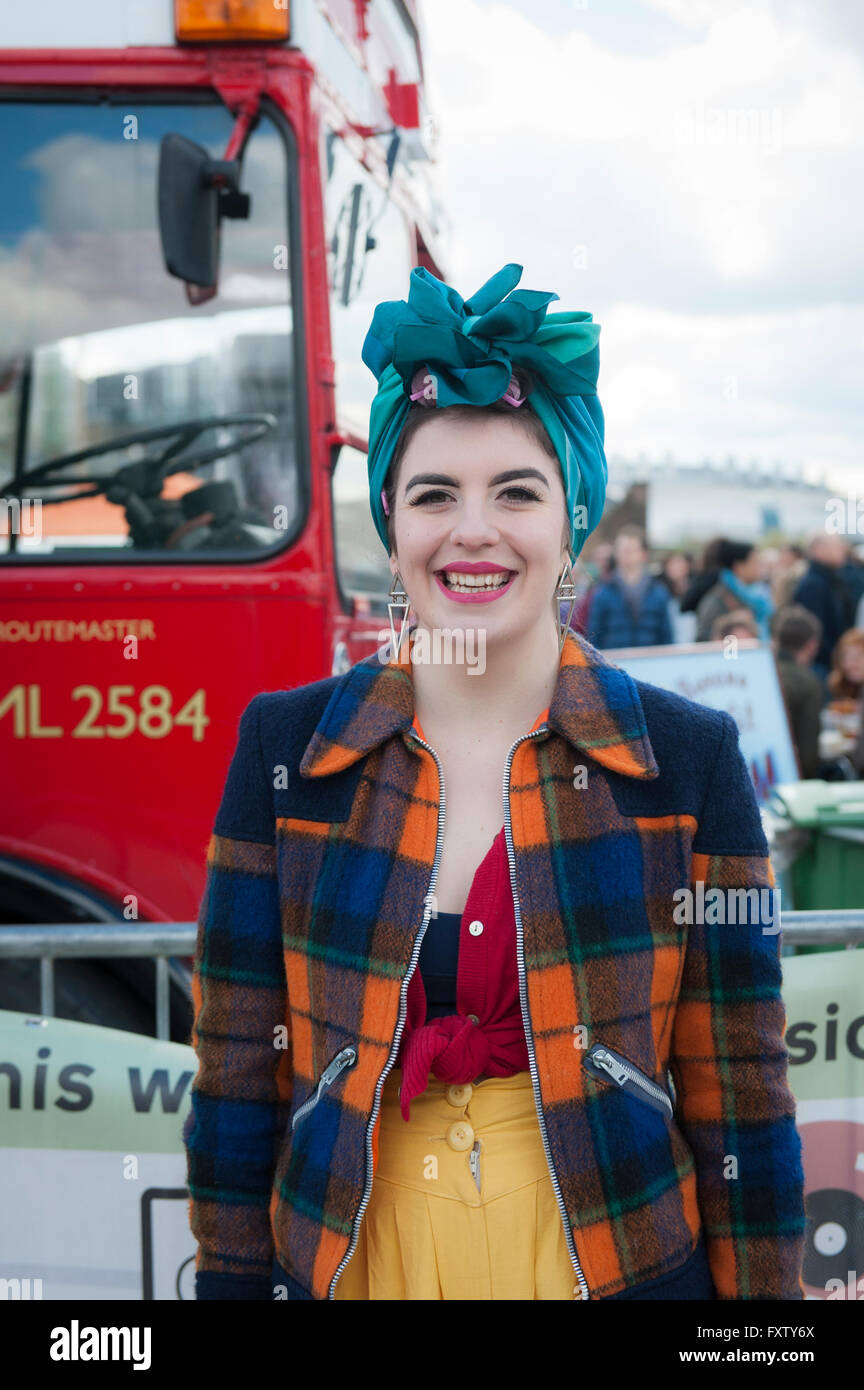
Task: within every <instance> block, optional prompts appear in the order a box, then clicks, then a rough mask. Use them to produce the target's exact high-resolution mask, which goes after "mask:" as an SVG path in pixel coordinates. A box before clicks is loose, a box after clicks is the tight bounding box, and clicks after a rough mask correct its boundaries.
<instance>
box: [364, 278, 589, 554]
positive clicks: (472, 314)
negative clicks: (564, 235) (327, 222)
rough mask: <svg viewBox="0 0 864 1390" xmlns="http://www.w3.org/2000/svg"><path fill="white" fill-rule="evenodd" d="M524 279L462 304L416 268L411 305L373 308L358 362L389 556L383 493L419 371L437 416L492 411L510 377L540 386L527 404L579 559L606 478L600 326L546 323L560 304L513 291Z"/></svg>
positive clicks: (489, 287) (580, 319)
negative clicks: (517, 374)
mask: <svg viewBox="0 0 864 1390" xmlns="http://www.w3.org/2000/svg"><path fill="white" fill-rule="evenodd" d="M521 276H522V267H521V265H514V264H513V263H512V262H511V263H509V264H508V265H505V266H502V268H501V270H498V271H496V273H495V274H494V275H493V276H492V277H491V279H489V280H487V281H486V283H485V285H482V286H481V287H480V289H479V290H478V291H477V292H476V294H474V295H472V296H471V298H470V300H463V299H462V297H461V296H460V295H459V294H457V292H456V290H454V289H453V288H452V287H451V286H450V285H445V284H444V282H443V281H442V280H438V279H437V278H436V277H435V276H434V275H431V274H430V273H429V271H428V270H426V269H424V268H423V267H415V268H414V269H413V270H412V271H411V280H410V286H409V291H408V299H407V302H406V301H405V300H404V299H397V300H387V301H385V302H384V303H381V304H378V305H377V306H376V308H375V312H374V314H373V316H372V323H371V325H370V327H369V331H368V333H367V334H366V339H365V342H364V344H363V350H362V353H361V356H362V358H363V361H364V362H365V364H366V366H367V367H368V368H369V369H370V371H372V372H374V374H375V376H376V377H377V379H378V393H377V395H376V396H375V399H374V401H373V402H372V409H371V412H370V417H369V458H368V466H369V499H370V503H371V507H372V515H373V517H374V520H375V527H376V530H377V531H378V535H379V536H380V537H381V540H382V542H383V544H384V545H385V547H386V548H387V549H388V551H389V548H390V547H389V542H388V540H387V522H386V517H385V515H384V509H383V506H382V503H381V489H382V488H383V487H384V484H385V481H386V478H387V474H388V472H389V470H390V464H391V462H392V459H393V452H394V449H395V447H396V443H397V441H398V438H399V435H400V433H401V430H402V426H403V425H404V423H405V417H406V416H407V414H408V410H409V408H410V405H411V400H410V396H411V390H412V380H413V377H414V374H415V372H416V371H417V370H418V368H421V367H425V368H426V369H427V370H428V372H429V374H430V377H431V379H432V383H433V390H432V393H431V394H432V398H433V399H434V404H435V406H436V407H437V408H438V409H441V408H443V407H446V406H448V405H457V404H461V405H466V404H467V405H476V406H488V405H492V404H493V402H495V401H497V400H499V399H500V397H501V396H503V395H504V394H505V393H506V392H507V390H508V387H509V384H510V378H511V376H512V372H513V368H514V367H525V368H528V369H529V371H530V373H531V374H532V376H533V378H534V385H533V389H532V388H529V389H528V394H527V401H526V404H527V406H528V408H529V409H531V410H533V411H534V412H535V414H536V415H537V416H538V417H539V418H540V420H541V421H542V423H543V425H544V427H545V429H546V432H547V434H548V435H549V437H550V439H551V440H552V443H553V445H554V447H555V452H556V453H557V455H558V460H559V463H560V465H561V474H562V477H563V480H564V488H565V492H566V496H567V508H568V515H569V519H570V534H571V554H572V555H573V557H574V558H575V556H577V555H578V554H579V552H580V551H581V549H582V546H583V545H584V543H585V540H586V538H587V536H588V534H589V533H590V532H591V531H592V530H593V529H594V527H595V526H596V525H597V523H598V521H599V520H600V517H601V515H602V513H603V503H604V500H605V497H606V479H607V466H606V455H605V453H604V449H603V439H604V421H603V411H602V408H601V406H600V401H599V399H598V397H597V373H598V369H599V365H600V353H599V349H598V347H597V340H598V338H599V337H600V325H599V324H597V323H594V322H592V318H591V315H590V314H589V313H585V312H572V313H559V314H547V313H546V308H547V305H548V304H549V302H550V301H551V300H553V299H558V298H559V296H558V295H557V294H555V293H554V292H553V291H551V290H550V291H546V290H517V289H515V288H514V287H515V286H516V285H517V284H518V283H519V280H520V279H521ZM514 408H515V407H514ZM522 408H523V409H524V407H522Z"/></svg>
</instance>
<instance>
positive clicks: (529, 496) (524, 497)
mask: <svg viewBox="0 0 864 1390" xmlns="http://www.w3.org/2000/svg"><path fill="white" fill-rule="evenodd" d="M501 496H502V497H512V498H514V499H515V500H516V501H517V502H526V501H527V502H539V501H540V494H539V493H537V492H534V490H533V489H532V488H530V487H518V486H515V487H508V488H505V489H504V491H503V492H502V493H501Z"/></svg>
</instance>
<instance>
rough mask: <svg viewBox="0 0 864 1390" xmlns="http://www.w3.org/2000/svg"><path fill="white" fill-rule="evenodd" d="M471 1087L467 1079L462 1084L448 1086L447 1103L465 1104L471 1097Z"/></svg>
mask: <svg viewBox="0 0 864 1390" xmlns="http://www.w3.org/2000/svg"><path fill="white" fill-rule="evenodd" d="M473 1089H474V1088H473V1086H471V1085H470V1084H469V1083H468V1082H467V1081H466V1082H465V1084H464V1085H463V1086H448V1087H447V1104H448V1105H467V1104H468V1102H469V1100H470V1099H471V1092H472V1091H473Z"/></svg>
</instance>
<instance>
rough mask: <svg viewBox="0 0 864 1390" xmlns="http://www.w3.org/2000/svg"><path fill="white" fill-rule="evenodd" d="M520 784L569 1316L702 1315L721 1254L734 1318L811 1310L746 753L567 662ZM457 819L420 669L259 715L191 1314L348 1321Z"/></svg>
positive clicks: (194, 1144)
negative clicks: (294, 1307) (353, 1274)
mask: <svg viewBox="0 0 864 1390" xmlns="http://www.w3.org/2000/svg"><path fill="white" fill-rule="evenodd" d="M502 771H503V772H504V777H503V778H502V818H503V820H504V824H505V830H506V840H507V847H508V855H509V859H510V867H511V880H512V885H513V890H514V906H515V909H516V923H517V956H518V962H519V973H520V990H521V995H522V1010H523V1018H524V1020H525V1029H526V1040H527V1042H528V1052H529V1058H530V1060H531V1076H532V1082H533V1086H534V1094H535V1101H536V1103H537V1113H538V1123H539V1125H540V1128H541V1132H542V1135H543V1140H544V1144H545V1147H546V1152H547V1157H548V1160H549V1167H550V1177H551V1179H552V1183H553V1187H554V1189H555V1195H556V1198H557V1200H558V1205H559V1209H560V1212H561V1219H562V1222H563V1225H564V1231H565V1235H566V1237H567V1243H568V1248H569V1250H570V1254H571V1260H572V1262H573V1268H574V1295H575V1296H576V1297H581V1298H587V1299H589V1300H590V1299H600V1298H615V1297H617V1298H631V1297H633V1298H639V1297H652V1298H656V1297H685V1298H686V1297H691V1298H692V1297H704V1296H706V1295H705V1294H704V1293H697V1292H695V1289H696V1288H697V1284H696V1283H695V1282H692V1283H691V1282H688V1281H689V1280H690V1272H691V1271H693V1270H694V1269H695V1266H694V1260H696V1259H697V1257H698V1256H700V1255H701V1258H702V1260H703V1262H704V1261H705V1259H706V1255H707V1266H708V1267H710V1281H709V1289H710V1283H711V1281H713V1286H714V1288H715V1290H716V1295H717V1297H718V1298H720V1299H766V1298H771V1299H800V1298H803V1296H804V1289H803V1284H802V1282H801V1274H800V1270H801V1263H802V1258H803V1247H804V1230H805V1217H804V1201H803V1192H804V1177H803V1171H802V1165H801V1143H800V1139H799V1136H798V1132H797V1130H796V1127H795V1101H794V1097H793V1096H792V1094H791V1091H790V1090H789V1087H788V1083H787V1062H788V1053H787V1050H786V1046H785V1043H784V1029H785V1011H784V1007H783V1003H782V1000H781V995H780V986H781V967H780V937H779V935H778V923H777V920H776V918H775V916H774V906H773V901H772V904H771V905H770V906H769V905H767V903H766V900H767V899H771V898H772V893H771V889H772V887H773V883H774V878H773V874H772V870H771V866H770V863H769V861H768V857H767V844H766V842H765V838H764V834H763V830H762V825H761V822H760V818H759V813H758V809H757V806H756V802H755V798H754V794H753V790H752V786H751V782H750V778H749V776H748V772H747V768H746V766H745V763H744V760H743V757H742V755H741V752H740V749H739V747H738V735H737V730H736V727H735V724H734V723H733V721H732V719H731V718H730V717H729V716H728V715H726V714H723V713H718V712H717V711H714V710H710V709H706V708H703V707H702V706H699V705H697V704H695V703H693V702H691V701H689V700H685V699H683V698H681V697H680V696H677V695H674V694H671V693H669V692H667V691H663V690H660V689H658V688H656V687H654V686H651V685H647V684H645V683H644V682H641V681H636V680H633V679H632V678H631V677H630V676H629V675H627V674H626V673H625V672H624V671H622V670H620V669H618V668H617V667H615V666H613V665H611V664H610V663H609V662H608V661H607V660H606V659H605V658H604V657H603V656H602V655H601V654H600V653H599V652H598V651H596V650H595V649H594V648H593V647H592V646H590V645H589V644H588V643H587V642H586V641H585V640H584V639H582V638H581V637H578V636H576V635H575V634H573V633H569V634H568V636H567V639H566V641H565V644H564V650H563V653H562V657H561V664H560V670H559V675H558V680H557V684H556V687H555V691H554V695H553V698H552V701H551V704H550V706H549V709H548V710H547V711H544V712H543V714H542V715H541V716H540V717H539V718H538V720H537V722H536V724H535V725H534V727H533V729H531V730H529V731H526V734H525V735H524V736H523V738H522V739H520V740H518V741H517V743H516V744H514V746H513V748H512V749H511V751H510V754H509V757H508V764H507V768H506V769H502ZM505 788H506V790H505ZM445 814H446V789H444V792H443V793H442V788H441V775H440V764H439V762H438V758H437V754H435V753H434V750H432V749H431V748H430V747H429V746H428V745H427V744H425V743H423V742H421V741H420V734H419V733H418V726H416V725H415V720H414V703H413V684H412V679H411V667H410V661H409V662H406V661H405V660H404V659H403V662H402V664H401V665H397V664H396V663H395V662H393V663H391V664H390V665H382V663H381V661H380V660H379V658H378V657H377V656H376V655H373V656H371V657H369V658H368V659H366V660H365V661H361V662H359V663H358V664H357V665H356V666H354V667H352V668H351V670H349V671H348V672H347V673H346V674H345V675H342V676H338V677H331V678H329V679H326V680H322V681H319V682H316V683H315V684H312V685H308V686H303V687H301V688H299V689H296V690H291V691H276V692H272V693H266V694H260V695H256V696H255V697H254V698H253V699H252V700H251V701H250V703H249V704H248V706H247V707H246V709H245V711H244V713H243V715H242V717H241V720H240V727H239V736H238V742H237V747H236V751H235V753H234V756H233V760H232V762H231V765H230V769H229V772H228V777H227V781H226V785H225V790H224V794H223V797H222V802H221V806H220V808H219V811H218V815H217V818H216V821H215V825H214V830H213V834H212V837H211V840H210V844H209V849H208V853H207V883H206V889H205V892H204V897H203V900H202V903H201V911H200V916H199V929H198V944H197V958H196V966H195V973H194V980H193V1002H194V1010H195V1015H194V1025H193V1029H192V1036H191V1043H192V1046H193V1047H194V1048H195V1050H196V1053H197V1057H198V1064H199V1065H198V1072H197V1075H196V1078H195V1081H194V1083H193V1088H192V1107H191V1111H190V1115H189V1119H188V1121H187V1124H186V1127H185V1129H184V1139H185V1142H186V1150H187V1164H188V1183H189V1193H190V1202H189V1212H190V1222H191V1228H192V1231H193V1233H194V1235H195V1237H196V1240H197V1242H198V1254H197V1261H196V1264H197V1273H196V1284H197V1296H198V1298H260V1299H264V1298H270V1297H272V1296H273V1295H272V1282H271V1281H272V1276H273V1274H274V1273H275V1272H277V1271H278V1273H279V1274H281V1276H282V1277H281V1284H282V1286H283V1290H284V1291H283V1292H282V1294H281V1296H282V1297H284V1296H285V1292H287V1296H288V1297H289V1298H297V1299H328V1298H333V1296H334V1290H335V1288H336V1285H337V1282H338V1278H339V1277H340V1275H341V1273H342V1271H343V1269H344V1268H345V1266H346V1264H347V1263H348V1260H349V1259H350V1258H351V1256H352V1254H353V1252H354V1249H355V1247H356V1244H357V1238H358V1235H359V1230H360V1225H361V1222H362V1218H363V1213H364V1212H365V1210H366V1207H367V1206H368V1202H369V1197H370V1194H371V1188H372V1182H373V1178H374V1172H375V1164H376V1160H377V1139H378V1120H379V1117H380V1100H381V1090H382V1087H383V1084H384V1079H385V1078H386V1076H387V1075H388V1074H389V1072H390V1070H391V1069H392V1067H393V1065H394V1062H395V1058H396V1055H397V1052H398V1046H399V1042H400V1039H401V1033H402V1030H403V1027H404V1018H405V1002H406V995H407V988H408V981H409V979H410V977H411V974H412V973H413V971H414V969H416V967H417V960H418V957H419V953H420V942H421V938H422V935H423V931H424V930H425V928H426V926H427V924H428V921H429V918H430V915H431V913H432V911H433V908H434V898H433V896H432V895H433V892H434V882H435V875H436V873H437V862H438V856H439V853H440V844H441V841H442V838H443V818H444V815H445ZM734 889H743V890H748V889H757V890H760V891H758V892H755V893H737V894H733V893H730V892H729V891H728V890H734ZM682 890H685V891H684V893H683V896H682ZM711 890H721V891H720V892H714V893H712V892H711ZM761 890H765V891H761ZM688 895H689V897H688ZM745 899H746V902H747V904H748V905H749V910H742V902H743V900H745ZM736 900H737V910H736V909H734V907H728V908H727V907H726V906H724V903H727V902H728V903H731V904H733V905H734V904H735V902H736ZM688 901H689V903H690V905H691V906H690V908H689V909H688V907H687V903H688ZM708 903H711V904H713V906H709V907H706V904H708ZM757 903H758V906H756V904H757ZM700 904H701V908H700ZM718 904H719V906H718ZM688 918H689V919H690V920H688ZM699 1287H704V1284H703V1285H701V1286H699ZM708 1296H710V1294H709V1295H708Z"/></svg>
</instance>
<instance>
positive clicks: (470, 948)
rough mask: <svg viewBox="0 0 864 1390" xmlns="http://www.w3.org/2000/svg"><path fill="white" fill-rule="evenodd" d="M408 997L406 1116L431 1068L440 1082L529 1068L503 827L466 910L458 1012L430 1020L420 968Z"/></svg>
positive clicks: (402, 1060)
mask: <svg viewBox="0 0 864 1390" xmlns="http://www.w3.org/2000/svg"><path fill="white" fill-rule="evenodd" d="M430 926H433V927H434V923H430ZM472 928H473V930H472ZM428 930H429V927H427V931H428ZM407 1002H408V1012H407V1015H406V1019H405V1031H404V1033H403V1034H402V1042H401V1045H400V1049H399V1055H398V1058H397V1065H398V1066H400V1067H401V1068H402V1089H401V1092H400V1098H399V1103H400V1106H401V1109H402V1115H403V1118H404V1119H405V1120H408V1119H409V1118H410V1108H409V1107H410V1102H411V1100H412V1099H413V1097H414V1096H416V1095H419V1094H420V1093H421V1092H422V1091H425V1089H426V1085H427V1082H428V1079H429V1073H430V1071H431V1072H432V1073H433V1075H434V1076H437V1077H438V1079H439V1080H440V1081H446V1082H449V1083H451V1084H455V1085H458V1084H461V1083H464V1082H466V1081H473V1080H474V1079H475V1078H476V1077H478V1076H480V1075H482V1074H483V1073H484V1072H485V1073H487V1074H488V1075H490V1076H513V1075H514V1074H515V1073H516V1072H517V1071H527V1070H528V1046H527V1043H526V1041H525V1030H524V1026H523V1022H522V1009H521V1006H520V1003H519V974H518V970H517V964H516V916H515V912H514V909H513V892H512V889H511V886H510V865H509V861H508V858H507V846H506V843H505V839H504V828H503V826H502V828H501V830H499V832H498V834H497V835H496V836H495V839H494V841H493V843H492V847H491V849H490V850H489V852H488V854H487V855H486V857H485V858H484V860H483V862H482V863H481V865H480V867H479V868H478V869H477V872H476V873H475V875H474V881H473V883H472V884H471V889H470V892H469V894H468V900H467V902H466V904H465V911H464V912H463V913H462V924H461V928H460V932H459V962H458V967H457V975H456V1008H457V1012H456V1013H455V1014H450V1015H448V1016H446V1017H444V1018H434V1019H431V1020H430V1021H429V1022H427V1021H426V991H425V989H424V987H423V979H422V976H421V974H420V970H419V968H415V970H414V974H413V975H412V976H411V980H410V983H409V985H408V1001H407Z"/></svg>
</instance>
